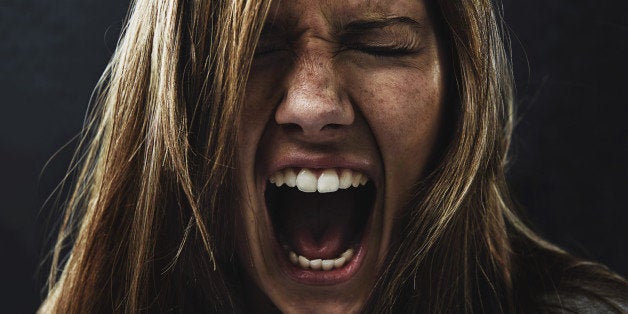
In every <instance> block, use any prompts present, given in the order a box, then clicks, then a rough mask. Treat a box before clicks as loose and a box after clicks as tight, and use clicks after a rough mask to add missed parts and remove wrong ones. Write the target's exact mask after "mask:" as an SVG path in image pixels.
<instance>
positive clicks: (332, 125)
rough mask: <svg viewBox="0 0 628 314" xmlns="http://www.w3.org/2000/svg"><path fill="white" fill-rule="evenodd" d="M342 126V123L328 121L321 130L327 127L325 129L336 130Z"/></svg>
mask: <svg viewBox="0 0 628 314" xmlns="http://www.w3.org/2000/svg"><path fill="white" fill-rule="evenodd" d="M342 127H343V125H342V124H337V123H330V124H327V125H325V126H324V127H323V130H325V129H327V130H338V129H341V128H342Z"/></svg>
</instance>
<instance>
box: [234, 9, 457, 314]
mask: <svg viewBox="0 0 628 314" xmlns="http://www.w3.org/2000/svg"><path fill="white" fill-rule="evenodd" d="M277 3H279V4H277ZM367 3H370V5H367ZM372 16H385V17H390V16H405V17H409V18H412V19H414V20H416V21H419V22H420V23H421V24H422V25H423V26H422V28H421V29H420V31H418V32H417V35H416V37H417V38H418V42H419V45H418V47H417V49H416V51H415V53H412V54H408V55H403V56H392V57H391V56H384V57H382V56H375V55H372V54H369V53H365V52H364V51H361V50H360V49H344V50H343V49H340V48H339V46H341V45H342V43H339V42H338V41H337V40H336V39H335V38H334V36H333V27H332V26H330V25H331V24H333V23H330V21H334V19H336V20H341V21H345V22H346V21H352V20H355V19H363V18H369V17H372ZM271 19H272V20H274V21H279V22H281V21H282V20H291V21H296V22H295V23H296V25H295V33H298V36H295V38H296V39H294V41H293V43H291V44H290V45H289V46H286V47H280V49H277V50H276V51H272V52H270V53H268V54H265V55H263V56H259V57H256V59H255V60H254V63H253V68H252V71H251V75H250V78H249V82H248V85H247V89H246V98H245V107H244V112H243V114H242V118H241V119H242V121H241V125H242V129H241V130H240V133H239V136H238V153H239V155H238V156H239V157H238V158H239V160H238V161H239V164H240V167H241V168H240V169H239V170H240V177H239V182H240V184H241V186H242V187H244V188H243V195H242V199H243V203H242V206H243V208H242V211H243V216H244V220H243V221H242V223H241V224H240V228H241V229H242V232H241V234H242V235H241V238H240V241H239V243H240V247H239V258H240V260H241V262H242V264H243V265H244V267H245V269H246V271H247V274H248V277H247V278H248V279H249V280H250V281H251V282H252V283H254V285H255V286H256V287H258V288H259V291H261V293H263V294H264V295H265V296H267V297H268V298H269V299H270V300H271V301H272V303H274V305H275V306H277V307H278V308H279V309H280V310H281V311H283V312H301V313H312V312H317V313H321V312H325V313H346V312H355V311H357V310H359V308H360V307H361V306H362V305H363V303H364V301H365V299H366V298H367V297H368V293H369V292H370V289H371V288H372V287H373V285H374V283H375V280H376V278H377V271H378V270H379V269H380V268H381V266H382V265H381V264H382V261H383V259H384V258H385V256H386V254H387V250H388V245H389V243H390V239H391V238H392V237H395V236H398V235H395V234H393V233H392V230H393V221H394V218H395V217H396V215H398V213H399V211H400V209H401V207H402V206H403V205H404V204H405V202H407V201H408V198H409V189H410V188H411V186H412V185H413V184H415V183H416V182H417V181H418V180H420V179H421V177H422V175H424V168H425V165H426V163H427V161H428V160H429V158H430V157H431V154H432V152H433V150H434V147H435V141H436V138H437V135H438V130H439V127H440V121H441V118H442V112H443V107H444V104H443V103H442V102H443V99H444V95H443V94H444V85H445V83H444V75H443V73H442V68H443V66H442V62H441V59H442V58H441V57H440V55H441V51H440V48H439V46H438V41H437V38H436V34H435V32H434V28H433V26H432V24H431V22H430V20H429V18H428V15H427V12H426V8H425V4H424V3H423V1H420V0H403V1H379V2H378V1H357V0H356V1H353V0H352V1H317V0H295V1H277V2H275V5H274V7H273V8H272V9H271V14H270V17H269V20H271ZM395 32H396V33H399V34H401V33H402V32H400V31H394V30H393V32H392V33H393V34H394V33H395ZM400 37H403V36H401V35H400ZM417 51H418V52H417ZM292 151H301V152H312V153H325V154H351V155H352V156H358V157H359V158H363V159H367V160H369V161H371V162H372V164H373V165H375V167H376V168H377V173H378V174H379V175H378V177H377V178H372V179H373V180H375V181H376V185H377V186H378V195H377V201H376V205H375V211H376V212H375V214H374V219H375V222H374V224H373V228H372V231H371V234H370V236H369V237H368V238H367V239H366V240H365V241H366V244H367V247H368V250H367V255H366V257H365V259H364V261H363V264H362V266H361V268H360V270H359V271H358V272H357V273H356V274H355V276H353V277H352V278H351V279H350V280H349V281H347V282H344V283H342V284H338V285H332V286H312V285H306V284H302V283H298V282H295V281H293V280H291V279H290V278H288V277H287V276H286V275H285V274H283V273H282V272H281V270H280V269H279V267H278V266H277V262H276V259H277V257H276V256H275V255H274V253H273V250H272V245H273V242H272V241H274V240H272V237H271V235H272V230H271V227H270V222H268V221H267V220H268V218H267V216H266V213H265V210H264V208H265V207H264V190H263V189H264V185H263V184H264V182H265V181H266V180H267V177H264V176H263V166H264V165H265V164H267V163H268V161H271V160H273V159H274V158H278V156H282V155H285V154H287V153H289V152H292ZM256 297H259V296H249V298H250V299H255V298H256Z"/></svg>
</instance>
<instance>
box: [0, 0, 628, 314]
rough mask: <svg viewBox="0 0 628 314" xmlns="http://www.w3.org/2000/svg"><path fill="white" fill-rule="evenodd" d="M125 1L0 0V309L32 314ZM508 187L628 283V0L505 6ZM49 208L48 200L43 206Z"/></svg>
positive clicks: (546, 225)
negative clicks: (65, 187) (511, 78)
mask: <svg viewBox="0 0 628 314" xmlns="http://www.w3.org/2000/svg"><path fill="white" fill-rule="evenodd" d="M127 6H128V0H127V1H123V0H107V1H95V0H57V1H52V0H48V1H45V0H41V1H36V0H19V1H17V0H16V1H9V2H7V1H4V0H0V41H1V42H0V104H1V111H0V195H1V197H0V201H1V202H2V203H1V204H2V205H1V206H0V299H2V302H0V304H1V305H0V307H1V308H2V312H6V313H20V312H25V313H28V312H33V311H34V310H35V309H36V308H37V306H38V304H39V302H40V294H41V291H42V290H41V289H42V287H43V284H44V281H45V275H46V271H47V269H46V268H45V267H40V261H41V260H42V259H43V258H44V257H45V254H46V252H47V250H48V249H49V245H50V239H49V233H50V230H51V228H53V226H54V224H53V223H52V222H54V221H55V220H56V219H58V218H57V217H50V216H51V214H50V210H51V208H52V207H54V206H46V207H43V209H42V206H43V204H44V201H45V199H46V198H47V197H48V196H49V195H50V194H51V192H52V191H53V189H54V187H55V186H56V185H57V183H58V182H59V181H60V180H61V178H62V177H63V175H64V173H65V171H66V168H67V166H68V163H69V160H70V158H71V155H72V148H73V147H74V144H71V145H69V146H68V147H69V148H68V149H65V150H61V151H60V152H59V154H58V155H57V157H55V158H53V159H51V161H50V163H49V164H48V166H47V167H46V168H45V169H44V165H45V163H46V161H48V160H49V159H50V158H51V156H52V155H53V154H54V153H55V152H57V151H58V150H59V149H60V148H61V147H62V146H63V145H64V144H65V143H67V142H68V141H69V140H71V138H72V137H73V136H74V135H76V134H77V133H78V132H79V130H80V128H81V125H82V121H83V116H84V113H85V111H86V107H87V103H88V100H89V97H90V94H91V90H92V89H93V87H94V85H95V84H96V81H97V80H98V78H99V76H100V74H101V72H102V71H103V69H104V67H105V65H106V62H107V60H108V58H109V56H110V54H111V52H112V50H113V49H114V47H115V42H116V40H117V35H118V34H119V31H120V28H121V22H122V19H123V17H124V15H125V12H126V7H127ZM504 7H505V12H506V20H507V23H508V25H509V26H510V28H511V31H512V34H513V36H512V39H513V60H514V68H515V76H516V80H517V94H518V109H517V110H518V123H517V128H516V133H515V137H514V142H513V155H512V166H511V168H510V171H509V176H510V182H511V185H512V186H513V189H514V192H515V195H516V197H517V199H518V201H519V203H520V204H521V205H522V206H524V207H525V208H527V210H528V214H529V218H530V219H531V220H532V221H533V223H534V224H535V226H536V227H537V228H538V230H539V231H540V232H541V233H542V234H543V235H544V236H546V237H547V238H549V239H550V240H552V241H554V242H556V243H558V244H560V245H561V246H563V247H565V248H567V249H568V250H570V251H571V252H574V253H576V254H578V255H580V256H584V257H587V258H591V259H595V260H599V261H601V262H603V263H605V264H607V265H608V266H609V267H610V268H611V269H613V270H615V271H617V272H619V273H620V274H622V275H624V276H625V275H626V274H628V245H627V244H628V243H627V240H628V227H626V225H627V224H628V210H627V209H628V205H626V194H628V181H627V178H628V166H627V165H626V162H627V161H628V123H627V122H626V121H627V116H628V60H627V59H628V2H627V1H622V0H615V1H593V0H589V1H584V0H582V1H574V0H552V1H547V0H525V1H524V0H519V1H515V0H505V2H504ZM51 204H52V205H54V203H51Z"/></svg>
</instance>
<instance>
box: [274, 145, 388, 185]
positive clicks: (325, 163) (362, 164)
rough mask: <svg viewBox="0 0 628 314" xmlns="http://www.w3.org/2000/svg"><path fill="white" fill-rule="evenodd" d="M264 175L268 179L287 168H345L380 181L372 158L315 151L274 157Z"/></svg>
mask: <svg viewBox="0 0 628 314" xmlns="http://www.w3.org/2000/svg"><path fill="white" fill-rule="evenodd" d="M264 168H265V171H263V173H262V177H263V178H264V179H265V180H267V179H268V178H269V177H270V176H271V175H273V174H274V173H275V172H277V171H279V170H282V169H285V168H310V169H327V168H343V169H351V170H354V171H359V172H361V173H363V174H366V175H367V176H368V177H369V179H371V180H373V181H374V182H377V181H378V178H379V173H378V169H377V167H375V164H374V162H373V161H372V160H370V159H369V158H365V157H360V156H355V155H351V154H346V153H343V154H333V153H313V152H305V151H292V152H290V153H288V154H285V155H282V156H278V157H276V158H273V159H272V160H271V161H269V162H268V164H267V165H265V167H264Z"/></svg>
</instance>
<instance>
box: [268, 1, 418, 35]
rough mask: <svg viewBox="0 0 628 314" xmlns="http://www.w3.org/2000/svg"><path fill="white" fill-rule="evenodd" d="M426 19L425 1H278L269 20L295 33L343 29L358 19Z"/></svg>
mask: <svg viewBox="0 0 628 314" xmlns="http://www.w3.org/2000/svg"><path fill="white" fill-rule="evenodd" d="M425 15H426V14H425V5H424V0H277V1H274V2H273V6H272V8H271V11H270V16H269V19H270V21H271V23H281V24H284V25H285V26H286V27H288V28H289V29H294V28H300V27H308V26H310V27H311V26H315V25H320V26H322V25H326V26H329V27H340V26H342V25H345V24H347V23H349V22H351V21H353V20H356V19H378V18H386V17H397V16H406V17H410V18H412V19H415V20H423V19H424V18H425Z"/></svg>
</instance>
